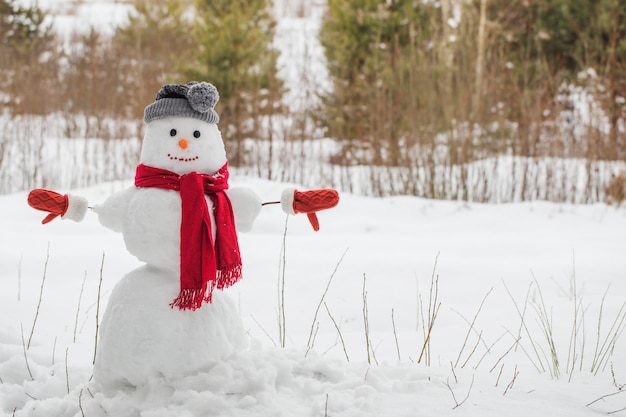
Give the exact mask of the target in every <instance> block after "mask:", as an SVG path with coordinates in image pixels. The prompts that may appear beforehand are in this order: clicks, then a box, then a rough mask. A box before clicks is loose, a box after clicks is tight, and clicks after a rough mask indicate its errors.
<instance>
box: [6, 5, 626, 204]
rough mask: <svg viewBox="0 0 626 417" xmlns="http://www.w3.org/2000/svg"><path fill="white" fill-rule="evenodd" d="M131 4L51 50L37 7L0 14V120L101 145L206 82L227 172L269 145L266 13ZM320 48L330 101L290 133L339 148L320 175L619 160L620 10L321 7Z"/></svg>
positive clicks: (273, 99)
mask: <svg viewBox="0 0 626 417" xmlns="http://www.w3.org/2000/svg"><path fill="white" fill-rule="evenodd" d="M299 1H301V2H302V3H304V2H306V0H299ZM133 4H134V9H135V12H134V13H132V14H131V17H130V18H129V20H128V22H127V23H126V24H125V25H123V26H122V27H119V28H117V29H116V30H115V32H114V33H113V35H112V36H104V35H103V34H101V33H98V32H96V31H94V30H92V31H91V32H89V33H87V34H82V35H78V34H77V35H75V36H74V37H73V38H72V39H69V40H67V39H63V40H62V39H59V38H58V35H56V32H53V30H52V28H51V26H50V23H51V21H50V19H46V14H45V12H44V11H42V10H41V9H39V8H38V7H36V6H33V7H23V6H18V3H17V2H16V1H15V0H0V19H1V20H2V26H1V27H0V41H1V43H0V63H1V64H0V103H1V105H2V107H3V108H4V110H5V111H6V112H10V113H11V114H39V115H43V114H56V113H62V114H63V115H64V117H66V118H67V119H68V120H81V119H80V118H82V120H84V121H86V122H81V123H82V124H81V123H79V122H77V123H78V124H81V125H84V123H87V124H88V125H91V124H95V125H94V130H95V133H94V135H95V136H98V137H106V136H107V134H108V135H110V136H111V137H115V136H116V133H115V132H109V133H106V132H102V131H98V129H99V128H100V127H102V126H99V125H98V123H101V122H102V121H103V120H111V119H113V120H125V121H129V120H130V121H134V120H136V121H138V124H137V129H138V131H139V129H141V127H140V122H141V116H142V112H143V108H144V107H145V106H146V105H147V104H149V103H150V102H152V100H153V99H154V94H155V93H156V91H158V89H159V88H160V86H161V85H162V84H164V83H168V82H186V81H188V80H191V79H196V80H207V81H210V82H212V83H214V84H215V85H216V86H217V87H218V89H219V91H220V94H221V100H220V102H219V103H218V113H219V114H220V116H221V122H220V126H221V129H222V131H223V132H224V137H225V138H226V139H227V140H228V141H229V143H230V146H232V149H231V150H230V159H231V163H233V165H235V166H236V165H239V164H244V163H245V158H244V156H245V155H244V153H245V151H244V148H243V145H242V144H243V143H244V141H245V140H248V139H250V138H253V139H255V140H268V139H269V140H270V141H271V140H272V139H273V136H272V135H274V132H273V131H272V129H268V128H267V124H268V120H270V124H271V120H272V118H274V117H281V116H289V117H292V116H293V115H291V114H290V109H289V107H290V106H289V103H284V100H283V97H284V93H285V86H284V83H283V82H282V81H281V80H280V79H279V77H278V76H277V67H276V65H277V58H278V54H279V51H277V50H276V49H275V48H274V47H273V46H272V42H273V38H274V32H275V26H276V18H275V16H273V14H272V11H271V10H272V9H271V2H270V1H269V0H159V1H146V0H136V1H134V2H133ZM302 10H306V7H303V8H302ZM319 38H320V41H321V43H322V46H323V47H324V51H325V55H326V61H327V68H328V73H329V74H330V78H331V79H330V82H331V85H332V89H331V91H319V97H317V99H318V100H312V105H311V107H310V109H309V110H310V112H309V113H307V114H299V115H298V116H297V118H298V120H296V122H297V123H299V124H301V125H302V126H310V125H313V126H315V127H316V128H321V129H322V131H323V132H324V135H325V136H327V137H330V138H332V139H333V140H334V141H335V142H336V143H337V148H336V151H335V152H334V154H333V155H332V157H331V158H330V162H332V163H334V164H337V165H341V166H355V165H369V166H384V167H404V168H407V169H410V170H416V172H417V171H419V170H426V171H429V170H430V171H432V172H433V175H434V172H435V169H436V168H437V167H439V166H441V164H444V165H445V166H448V167H453V166H454V167H456V166H461V165H463V164H468V163H472V162H475V161H477V160H481V159H484V158H490V157H493V156H498V155H500V156H502V155H508V156H512V157H524V158H545V157H555V158H582V159H585V160H587V161H624V160H626V126H625V119H626V117H625V116H626V2H624V1H623V0H513V1H510V0H439V1H423V0H327V5H326V9H325V13H324V17H323V19H322V25H321V29H320V33H319ZM315 76H316V74H309V76H308V77H307V79H310V78H314V77H315ZM313 103H315V105H314V104H313ZM303 118H304V119H306V120H305V121H303ZM104 125H105V124H104V123H103V126H104ZM106 126H110V125H109V124H106ZM316 131H320V130H319V129H318V130H316ZM289 132H290V133H289V135H293V136H294V137H284V138H282V139H284V140H286V141H289V140H295V139H296V137H295V136H298V137H297V139H301V138H302V135H303V134H306V132H305V133H303V132H302V131H298V130H297V129H292V130H290V131H289ZM289 135H287V136H289ZM269 149H270V151H271V149H272V146H270V147H269ZM462 172H463V171H462ZM462 177H463V174H461V179H460V180H461V181H462V180H464V178H462ZM615 178H617V181H622V183H623V181H624V174H623V173H616V175H615ZM620 178H621V179H620ZM618 188H619V187H618ZM404 191H407V190H406V189H405V190H404ZM408 191H409V192H411V190H408ZM413 191H414V193H416V194H426V195H427V196H431V197H436V196H437V195H436V194H437V193H436V192H435V190H430V191H427V190H426V191H425V190H424V189H420V190H413ZM461 197H463V196H461Z"/></svg>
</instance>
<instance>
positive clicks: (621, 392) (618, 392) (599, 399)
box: [586, 390, 626, 407]
mask: <svg viewBox="0 0 626 417" xmlns="http://www.w3.org/2000/svg"><path fill="white" fill-rule="evenodd" d="M625 392H626V390H619V391H617V392H613V393H611V394H606V395H603V396H602V397H600V398H598V399H595V400H593V401H592V402H590V403H589V404H587V405H586V407H589V406H590V405H593V404H595V403H597V402H598V401H602V400H604V399H605V398H608V397H612V396H614V395H619V394H623V393H625Z"/></svg>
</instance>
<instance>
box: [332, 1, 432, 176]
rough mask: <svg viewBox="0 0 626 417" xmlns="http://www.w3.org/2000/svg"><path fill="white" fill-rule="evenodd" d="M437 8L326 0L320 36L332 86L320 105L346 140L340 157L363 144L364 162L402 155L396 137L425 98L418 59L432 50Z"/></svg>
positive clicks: (408, 127) (402, 135)
mask: <svg viewBox="0 0 626 417" xmlns="http://www.w3.org/2000/svg"><path fill="white" fill-rule="evenodd" d="M436 13H437V10H436V8H435V6H433V5H431V4H428V3H426V2H419V1H418V2H416V1H411V0H391V1H383V0H329V2H328V11H327V14H326V15H325V17H324V21H323V24H322V28H321V31H320V39H321V42H322V45H323V46H324V48H325V49H324V50H325V54H326V59H327V63H328V69H329V73H330V76H331V78H332V82H333V91H332V92H331V93H330V95H329V96H327V97H325V98H324V103H325V108H324V113H325V114H326V119H325V123H326V126H327V127H328V129H329V134H330V136H331V137H334V138H336V139H339V140H343V141H344V144H345V145H346V146H345V147H344V149H343V154H342V155H340V158H341V159H343V160H344V161H343V162H344V163H349V162H350V161H349V160H351V159H353V158H352V156H351V155H353V154H354V152H355V149H356V148H359V147H362V146H365V147H366V148H367V149H368V150H369V153H370V154H371V155H370V156H368V157H367V159H368V160H366V161H362V162H374V163H390V164H398V163H400V162H401V159H402V157H403V153H402V152H401V150H400V143H401V142H405V143H406V142H407V140H408V139H407V138H408V137H409V136H411V134H412V132H411V131H412V128H413V127H414V126H415V119H416V118H419V116H418V114H417V113H418V112H419V109H420V108H423V107H424V106H426V105H427V104H426V103H425V97H424V96H422V95H420V94H419V93H418V92H417V91H416V90H417V89H418V87H417V84H418V83H419V80H416V79H417V78H418V77H416V74H417V72H418V70H417V68H416V66H418V65H419V62H420V61H421V60H422V59H423V58H424V57H425V55H427V54H428V53H429V46H428V44H429V42H431V39H432V38H433V35H434V31H435V30H437V26H433V24H432V22H433V16H435V15H436ZM338 162H341V161H338Z"/></svg>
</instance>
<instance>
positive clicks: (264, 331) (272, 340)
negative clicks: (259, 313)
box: [250, 316, 276, 347]
mask: <svg viewBox="0 0 626 417" xmlns="http://www.w3.org/2000/svg"><path fill="white" fill-rule="evenodd" d="M250 318H251V319H252V321H254V322H255V323H256V325H257V326H259V329H261V331H262V332H263V333H265V336H267V338H268V339H269V340H270V341H271V342H272V344H273V345H274V347H276V342H275V341H274V339H272V336H270V334H269V333H268V332H267V330H265V329H264V328H263V326H261V323H259V322H258V321H257V320H256V319H255V318H254V316H250Z"/></svg>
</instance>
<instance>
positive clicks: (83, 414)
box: [78, 388, 85, 417]
mask: <svg viewBox="0 0 626 417" xmlns="http://www.w3.org/2000/svg"><path fill="white" fill-rule="evenodd" d="M78 408H79V409H80V414H81V415H82V416H83V417H85V410H83V388H81V390H80V393H79V394H78Z"/></svg>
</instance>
